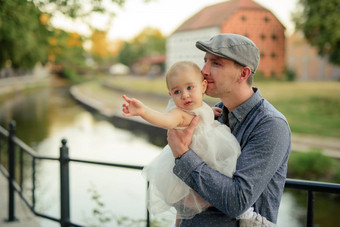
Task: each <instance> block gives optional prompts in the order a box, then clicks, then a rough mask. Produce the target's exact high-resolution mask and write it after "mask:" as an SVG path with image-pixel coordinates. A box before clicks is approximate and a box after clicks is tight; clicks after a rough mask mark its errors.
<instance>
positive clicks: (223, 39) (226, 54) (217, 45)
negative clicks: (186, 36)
mask: <svg viewBox="0 0 340 227" xmlns="http://www.w3.org/2000/svg"><path fill="white" fill-rule="evenodd" d="M196 47H197V48H198V49H200V50H202V51H205V52H209V53H211V54H214V55H217V56H219V57H223V58H228V59H231V60H234V61H235V62H237V63H239V64H241V65H243V66H248V67H249V68H250V69H251V72H252V73H253V74H254V73H255V72H256V69H257V67H258V65H259V62H260V54H259V49H258V48H257V47H256V45H255V44H254V42H253V41H251V40H250V39H248V38H247V37H245V36H242V35H237V34H231V33H224V34H219V35H216V36H213V37H212V38H211V39H210V40H208V41H197V42H196Z"/></svg>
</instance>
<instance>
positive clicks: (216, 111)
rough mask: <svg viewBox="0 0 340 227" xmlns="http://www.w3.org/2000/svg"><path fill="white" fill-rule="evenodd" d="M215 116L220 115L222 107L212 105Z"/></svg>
mask: <svg viewBox="0 0 340 227" xmlns="http://www.w3.org/2000/svg"><path fill="white" fill-rule="evenodd" d="M212 109H213V111H214V115H215V117H220V116H221V115H222V109H221V108H218V107H212Z"/></svg>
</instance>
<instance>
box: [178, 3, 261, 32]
mask: <svg viewBox="0 0 340 227" xmlns="http://www.w3.org/2000/svg"><path fill="white" fill-rule="evenodd" d="M240 9H252V10H266V11H268V10H267V9H266V8H264V7H263V6H261V5H259V4H258V3H256V2H253V1H252V0H230V1H226V2H222V3H218V4H215V5H211V6H208V7H205V8H204V9H202V10H201V11H199V12H198V13H196V14H195V15H193V16H192V17H191V18H189V19H188V20H186V21H185V22H184V23H183V24H182V25H180V26H179V27H178V28H177V29H176V31H175V32H179V31H187V30H195V29H200V28H207V27H216V26H221V25H222V23H224V22H225V21H226V20H227V19H228V18H229V17H230V16H231V15H232V14H233V13H234V12H236V11H237V10H240Z"/></svg>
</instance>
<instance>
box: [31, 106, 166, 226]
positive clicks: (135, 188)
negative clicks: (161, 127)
mask: <svg viewBox="0 0 340 227" xmlns="http://www.w3.org/2000/svg"><path fill="white" fill-rule="evenodd" d="M50 131H51V132H52V133H51V135H50V136H49V137H48V138H47V139H45V140H43V141H42V142H41V143H40V144H39V146H38V147H37V151H38V152H39V153H40V154H43V155H49V156H57V155H58V152H59V151H58V149H57V148H58V147H59V146H60V140H61V138H64V137H65V138H68V140H69V142H68V146H69V149H70V156H71V157H72V158H80V159H89V160H96V161H105V162H114V163H124V164H133V165H145V164H147V163H148V162H149V161H150V160H151V159H152V158H154V157H155V156H156V155H157V154H158V153H159V152H160V150H161V148H159V147H156V146H154V145H151V144H149V143H147V142H145V140H143V139H141V138H138V137H135V136H134V135H133V134H131V133H130V132H128V131H125V130H122V129H117V128H115V127H113V126H112V125H111V124H110V123H108V122H102V121H96V120H95V119H94V118H93V117H92V116H91V115H90V114H89V113H86V112H83V113H80V114H79V115H77V117H76V118H75V121H74V122H73V123H71V122H70V124H69V126H67V127H64V128H60V127H56V128H53V127H52V128H51V129H50ZM51 148H54V149H51ZM58 168H59V166H58V165H57V164H55V163H51V162H48V161H41V165H40V166H39V170H40V171H39V173H40V174H39V179H41V180H40V181H39V190H38V191H37V194H39V195H40V194H43V197H42V198H41V202H40V201H39V203H38V204H40V206H38V209H39V210H41V211H45V212H46V211H47V212H48V214H50V215H56V214H58V213H59V203H52V204H51V203H48V205H49V206H50V207H48V209H46V207H45V206H46V201H59V196H56V195H58V193H59V182H58V179H59V176H58V174H59V169H58ZM70 173H71V174H70V182H71V198H72V201H71V216H72V220H73V221H74V222H76V223H82V224H87V225H88V224H89V223H86V218H88V217H92V220H93V213H92V211H93V209H95V205H96V204H95V201H93V200H92V199H91V191H93V190H95V191H96V192H97V193H98V194H99V195H100V197H101V199H102V201H103V203H104V204H105V207H107V211H108V212H111V213H112V214H115V215H116V216H118V217H121V216H127V217H130V218H132V219H145V217H146V208H145V201H146V182H145V180H144V179H143V177H142V176H141V174H140V171H138V170H126V169H120V168H114V167H102V166H96V165H89V164H81V163H71V166H70ZM47 188H48V190H46V189H47ZM56 197H57V198H56ZM101 226H102V225H101ZM109 226H113V225H112V223H110V225H109Z"/></svg>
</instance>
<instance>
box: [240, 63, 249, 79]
mask: <svg viewBox="0 0 340 227" xmlns="http://www.w3.org/2000/svg"><path fill="white" fill-rule="evenodd" d="M250 75H251V69H250V68H249V66H244V67H243V68H242V71H241V74H240V77H239V80H240V82H242V81H247V80H248V77H249V76H250Z"/></svg>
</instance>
